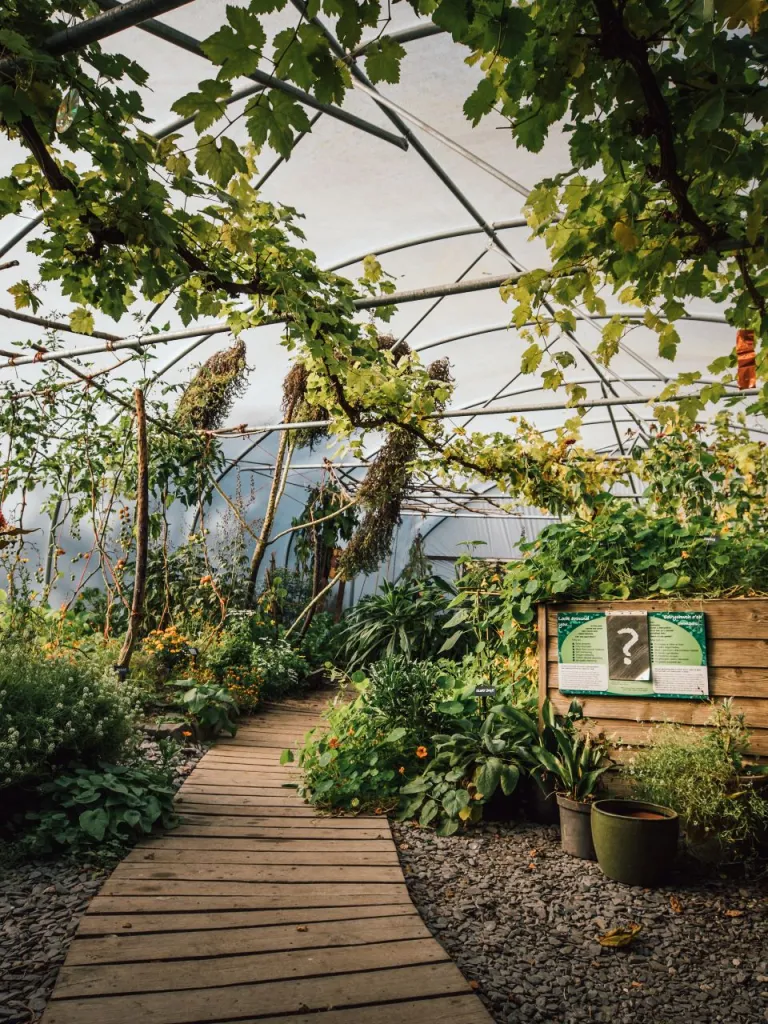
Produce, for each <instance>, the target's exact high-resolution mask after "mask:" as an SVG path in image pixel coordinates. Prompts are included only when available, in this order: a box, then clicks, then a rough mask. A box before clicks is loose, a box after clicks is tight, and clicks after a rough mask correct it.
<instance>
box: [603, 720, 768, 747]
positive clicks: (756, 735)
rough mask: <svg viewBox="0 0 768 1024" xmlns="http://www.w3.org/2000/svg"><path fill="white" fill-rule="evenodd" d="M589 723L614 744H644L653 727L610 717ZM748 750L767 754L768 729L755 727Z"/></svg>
mask: <svg viewBox="0 0 768 1024" xmlns="http://www.w3.org/2000/svg"><path fill="white" fill-rule="evenodd" d="M590 723H591V725H592V726H593V727H594V728H595V729H598V730H601V731H603V732H604V733H605V734H606V736H607V738H608V739H609V740H610V741H611V742H612V743H616V744H623V745H624V744H629V745H631V746H640V747H642V746H645V745H646V744H647V742H648V734H649V733H650V731H651V730H652V729H653V725H652V724H651V723H645V724H642V723H640V724H639V723H637V722H622V721H616V720H615V719H613V720H612V719H610V718H590ZM749 749H750V752H751V753H753V754H755V755H760V756H765V755H768V729H756V730H754V731H753V732H752V734H751V736H750V740H749Z"/></svg>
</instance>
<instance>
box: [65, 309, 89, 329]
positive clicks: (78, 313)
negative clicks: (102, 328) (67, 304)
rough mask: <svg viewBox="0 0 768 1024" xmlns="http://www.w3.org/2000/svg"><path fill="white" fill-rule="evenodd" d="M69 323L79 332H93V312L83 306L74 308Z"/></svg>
mask: <svg viewBox="0 0 768 1024" xmlns="http://www.w3.org/2000/svg"><path fill="white" fill-rule="evenodd" d="M69 323H70V325H71V327H72V330H73V331H77V332H78V334H93V326H94V325H93V314H92V313H89V312H88V310H87V309H85V307H83V306H79V307H78V308H77V309H73V310H72V312H71V313H70V314H69Z"/></svg>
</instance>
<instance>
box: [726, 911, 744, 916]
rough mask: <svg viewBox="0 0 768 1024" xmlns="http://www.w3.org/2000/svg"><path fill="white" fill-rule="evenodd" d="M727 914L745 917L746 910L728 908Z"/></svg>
mask: <svg viewBox="0 0 768 1024" xmlns="http://www.w3.org/2000/svg"><path fill="white" fill-rule="evenodd" d="M725 916H726V917H743V916H744V911H743V910H726V912H725Z"/></svg>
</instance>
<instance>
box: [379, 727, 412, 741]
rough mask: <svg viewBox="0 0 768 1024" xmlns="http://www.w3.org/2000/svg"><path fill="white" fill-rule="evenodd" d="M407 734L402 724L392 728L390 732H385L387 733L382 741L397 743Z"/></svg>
mask: <svg viewBox="0 0 768 1024" xmlns="http://www.w3.org/2000/svg"><path fill="white" fill-rule="evenodd" d="M407 735H408V730H407V729H404V728H403V727H402V726H398V727H397V728H396V729H393V730H392V731H391V732H389V733H387V735H386V736H385V737H384V742H385V743H399V741H400V740H401V739H402V738H403V737H404V736H407Z"/></svg>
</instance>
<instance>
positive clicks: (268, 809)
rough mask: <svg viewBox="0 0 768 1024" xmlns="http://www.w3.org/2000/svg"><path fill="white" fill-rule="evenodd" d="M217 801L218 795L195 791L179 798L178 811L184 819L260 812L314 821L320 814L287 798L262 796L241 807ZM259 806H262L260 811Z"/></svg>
mask: <svg viewBox="0 0 768 1024" xmlns="http://www.w3.org/2000/svg"><path fill="white" fill-rule="evenodd" d="M288 799H290V798H288ZM215 801H216V797H204V796H199V795H198V796H195V794H194V792H193V793H188V794H185V795H184V796H183V797H180V798H178V799H177V801H176V806H177V809H178V813H179V814H180V815H181V816H182V819H184V820H186V819H187V818H189V816H190V815H191V814H201V815H215V816H216V817H222V816H224V815H234V816H236V817H246V816H248V815H254V814H259V813H260V814H261V815H262V816H264V817H267V816H268V817H270V818H302V819H303V818H307V819H310V820H312V821H314V820H315V819H316V818H317V816H318V814H317V811H316V810H315V809H314V808H313V807H308V806H307V804H302V803H299V802H298V801H297V802H296V803H295V804H294V805H291V804H289V802H288V800H285V799H283V800H280V799H275V800H271V801H270V802H269V803H266V802H265V801H264V798H263V797H261V798H259V799H257V800H254V801H253V803H251V804H249V805H248V806H247V807H241V806H240V805H239V804H233V803H228V804H217V803H216V802H215ZM259 808H261V810H260V811H259Z"/></svg>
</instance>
